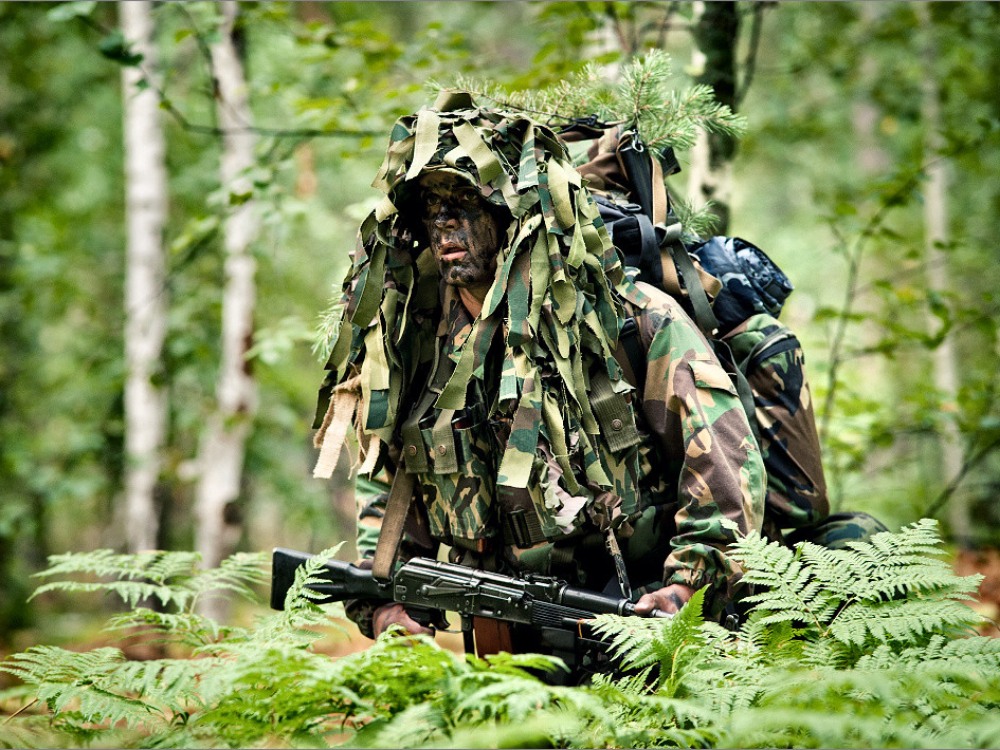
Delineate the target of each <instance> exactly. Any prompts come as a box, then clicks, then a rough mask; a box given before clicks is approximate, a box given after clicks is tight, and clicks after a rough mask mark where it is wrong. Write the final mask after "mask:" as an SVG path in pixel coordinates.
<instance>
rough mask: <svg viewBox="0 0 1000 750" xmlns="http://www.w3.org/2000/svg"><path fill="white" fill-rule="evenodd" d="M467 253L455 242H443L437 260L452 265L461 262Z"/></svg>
mask: <svg viewBox="0 0 1000 750" xmlns="http://www.w3.org/2000/svg"><path fill="white" fill-rule="evenodd" d="M468 252H469V251H468V250H466V249H465V248H464V247H462V246H461V245H459V244H457V243H455V242H445V243H442V244H441V247H440V249H439V250H438V260H439V261H441V262H442V263H454V262H455V261H459V260H462V258H464V257H465V256H466V255H467V254H468Z"/></svg>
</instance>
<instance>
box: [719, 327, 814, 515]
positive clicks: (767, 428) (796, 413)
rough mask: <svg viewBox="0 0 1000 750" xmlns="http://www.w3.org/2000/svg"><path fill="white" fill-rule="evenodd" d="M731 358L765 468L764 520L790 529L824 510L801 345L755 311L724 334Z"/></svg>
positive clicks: (787, 332)
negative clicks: (738, 368) (749, 398)
mask: <svg viewBox="0 0 1000 750" xmlns="http://www.w3.org/2000/svg"><path fill="white" fill-rule="evenodd" d="M726 341H727V342H728V343H729V346H730V349H731V350H732V352H733V356H734V358H735V359H736V361H737V362H739V361H745V362H746V375H747V380H748V381H749V383H750V388H751V390H752V391H753V396H754V403H755V405H756V411H757V424H758V425H759V429H760V447H761V452H762V453H763V455H764V466H765V467H766V469H767V478H768V486H767V503H766V511H765V515H766V517H767V518H766V524H767V526H768V527H771V526H773V527H775V528H776V529H778V530H780V529H794V528H801V527H803V526H810V525H812V524H815V523H818V522H820V521H822V520H823V519H824V518H826V517H827V515H828V514H829V512H830V505H829V500H828V498H827V493H826V481H825V479H824V477H823V463H822V457H821V453H820V446H819V435H818V433H817V431H816V418H815V416H814V411H813V403H812V392H811V390H810V388H809V382H808V380H807V379H806V373H805V357H804V355H803V352H802V346H801V344H800V343H799V340H798V339H797V338H796V337H795V335H794V334H793V333H792V332H791V331H790V330H789V329H788V327H787V326H785V325H783V324H782V323H779V322H778V321H777V320H776V319H775V318H773V317H771V316H770V315H764V314H760V315H755V316H753V317H751V318H749V319H748V320H746V321H745V322H744V323H742V324H741V325H740V326H738V327H737V328H735V329H734V330H733V331H732V332H731V333H729V334H727V336H726Z"/></svg>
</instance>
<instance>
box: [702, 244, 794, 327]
mask: <svg viewBox="0 0 1000 750" xmlns="http://www.w3.org/2000/svg"><path fill="white" fill-rule="evenodd" d="M689 252H690V253H691V255H692V256H694V257H695V258H697V259H698V262H699V263H700V264H701V267H702V268H704V269H705V270H706V271H708V272H709V273H710V274H712V275H713V276H715V277H716V278H717V279H718V280H719V281H721V282H722V289H721V290H720V291H719V292H718V294H717V295H716V297H715V301H714V302H713V304H712V310H713V312H714V313H715V317H716V319H717V320H718V321H719V332H720V334H723V335H724V334H726V333H728V332H729V331H731V330H732V329H733V328H735V327H736V326H737V325H739V324H740V323H742V322H743V321H744V320H746V319H747V318H749V317H750V316H752V315H756V314H757V313H767V314H768V315H772V316H774V317H775V318H777V317H778V315H779V314H780V313H781V308H782V306H783V305H784V304H785V300H786V299H788V295H789V294H791V293H792V289H793V286H792V282H791V281H789V279H788V277H787V276H786V275H785V274H784V273H783V272H782V270H781V269H780V268H778V266H777V265H776V264H775V263H774V261H772V260H771V259H770V258H768V257H767V254H766V253H765V252H764V251H763V250H761V249H760V248H759V247H757V246H756V245H754V244H751V243H749V242H747V241H746V240H744V239H740V238H739V237H712V238H711V239H709V240H706V241H704V242H702V243H701V244H699V245H695V246H694V247H692V248H691V249H690V250H689Z"/></svg>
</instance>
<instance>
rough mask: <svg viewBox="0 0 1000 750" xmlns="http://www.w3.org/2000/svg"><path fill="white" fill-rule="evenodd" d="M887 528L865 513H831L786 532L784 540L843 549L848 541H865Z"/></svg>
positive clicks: (789, 542)
mask: <svg viewBox="0 0 1000 750" xmlns="http://www.w3.org/2000/svg"><path fill="white" fill-rule="evenodd" d="M888 530H889V529H888V527H886V525H885V524H884V523H882V522H881V521H879V520H878V519H877V518H875V517H874V516H870V515H868V514H867V513H860V512H845V513H831V514H830V515H829V516H827V517H826V518H824V519H823V520H822V521H820V522H819V523H817V524H813V525H812V526H804V527H802V528H800V529H796V530H795V531H793V532H790V533H788V534H787V535H786V536H785V538H784V541H785V543H786V544H787V545H788V546H790V547H791V546H794V545H795V544H797V543H798V542H812V543H813V544H818V545H819V546H820V547H826V548H827V549H845V548H846V547H847V545H848V543H849V542H867V541H868V540H869V539H870V538H871V537H872V535H874V534H877V533H879V532H880V531H888Z"/></svg>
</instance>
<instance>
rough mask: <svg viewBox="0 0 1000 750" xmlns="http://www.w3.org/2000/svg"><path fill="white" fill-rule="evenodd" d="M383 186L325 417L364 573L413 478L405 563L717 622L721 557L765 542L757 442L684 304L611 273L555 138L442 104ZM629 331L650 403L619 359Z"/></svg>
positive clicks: (375, 629)
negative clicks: (352, 441)
mask: <svg viewBox="0 0 1000 750" xmlns="http://www.w3.org/2000/svg"><path fill="white" fill-rule="evenodd" d="M374 185H375V186H376V187H377V188H379V189H381V190H382V191H383V192H384V193H385V195H386V197H385V199H384V200H383V201H382V203H381V204H380V205H379V206H378V207H377V208H376V209H375V210H374V211H373V212H372V213H371V215H370V216H369V217H368V218H367V219H366V220H365V221H364V222H363V224H362V226H361V229H360V232H359V240H358V245H357V248H356V250H355V253H354V255H353V266H352V269H351V271H350V273H349V274H348V278H347V279H346V280H345V284H344V291H343V300H342V301H343V304H344V313H343V319H342V322H341V325H340V327H339V331H338V333H337V336H336V340H335V342H334V343H333V348H332V353H331V356H330V360H329V363H328V365H327V367H328V370H329V374H328V376H327V378H326V381H325V382H324V385H323V388H322V389H321V396H320V403H319V406H318V410H317V426H318V428H319V429H318V432H317V445H318V446H319V447H320V457H319V461H318V463H317V468H316V472H315V473H316V475H317V476H330V474H331V473H332V470H333V467H334V465H335V464H336V461H337V456H338V454H339V451H340V448H341V445H342V443H343V442H344V440H345V436H346V435H347V434H349V433H353V434H355V435H356V436H357V441H358V444H359V448H360V449H359V461H360V466H359V468H358V476H359V479H358V482H357V489H358V493H357V494H358V501H359V506H360V522H359V535H358V548H359V551H360V553H361V555H362V557H364V558H366V559H368V561H369V564H370V559H371V557H372V556H373V555H374V554H375V552H376V546H377V544H378V539H379V532H380V527H381V525H382V517H383V513H384V510H385V507H386V501H387V495H388V493H389V487H390V485H393V490H392V492H393V493H396V494H398V491H397V487H398V486H404V487H407V488H409V484H404V482H407V481H409V479H412V480H413V490H412V492H410V491H409V489H407V491H406V494H407V503H408V505H407V506H406V508H407V510H406V523H405V533H404V534H403V537H402V540H401V543H400V546H399V550H398V553H399V555H400V556H401V557H404V558H406V557H410V556H414V555H423V556H430V557H434V556H436V555H437V551H438V547H439V545H440V544H446V545H448V546H449V547H450V552H449V557H450V559H451V560H452V561H453V562H458V563H461V564H465V565H470V566H476V567H481V568H485V569H491V570H502V571H505V572H513V573H518V572H537V573H544V574H549V575H555V576H558V577H560V578H563V579H565V580H567V581H569V582H570V583H572V584H573V585H577V586H583V587H587V588H591V589H594V590H604V589H609V590H613V591H617V590H618V589H621V590H622V591H625V592H627V593H631V595H632V596H633V598H634V599H636V600H637V605H636V610H637V612H639V613H640V614H645V613H649V612H651V611H652V610H653V608H659V609H661V610H664V611H667V612H674V611H676V610H677V609H678V608H679V607H680V606H682V605H683V603H684V602H686V601H687V600H688V599H689V598H690V596H691V594H692V593H693V592H694V591H695V590H697V589H699V588H703V587H704V588H707V589H708V592H707V602H708V605H707V606H708V607H709V611H710V612H711V613H713V614H718V613H719V612H720V611H721V610H722V608H723V607H724V606H725V605H726V603H727V602H729V601H731V600H732V599H733V598H734V597H735V596H736V595H737V593H738V589H739V579H740V574H741V571H740V569H739V567H738V565H737V564H736V563H735V562H734V561H733V560H731V559H730V558H729V557H728V555H727V554H726V548H727V545H728V544H730V543H731V542H732V541H734V539H735V537H736V534H737V533H738V532H739V533H744V534H745V533H748V532H750V531H751V530H759V529H760V528H761V521H762V514H763V500H764V490H765V478H764V471H763V465H762V461H761V456H760V452H759V449H758V446H757V443H756V441H755V439H754V437H753V435H752V432H751V429H750V426H749V423H748V421H747V417H746V414H745V413H744V411H743V409H742V407H741V405H740V402H739V400H738V398H737V396H736V393H735V391H734V389H733V386H732V384H731V381H730V380H729V377H728V375H727V374H726V372H725V371H724V370H723V369H722V367H721V366H720V365H719V363H718V361H717V360H716V358H715V356H714V354H713V352H712V349H711V346H710V345H709V344H708V342H707V341H706V340H705V338H704V337H703V336H702V334H701V333H700V332H699V331H698V329H697V327H696V326H695V325H694V324H693V322H692V321H691V320H690V319H689V318H688V317H687V315H686V314H685V313H684V312H683V310H682V309H681V307H680V305H679V304H678V303H677V302H676V301H675V300H674V299H673V298H671V297H670V296H669V295H667V294H665V293H664V292H662V291H660V290H657V289H655V288H652V287H649V286H648V285H644V284H633V283H632V282H630V281H629V279H628V278H627V277H626V276H625V274H624V273H623V269H622V265H621V262H620V259H619V257H618V255H617V253H616V251H615V249H614V246H613V245H612V243H611V242H610V240H609V238H608V235H607V232H606V231H605V230H604V227H603V223H602V222H601V219H600V218H599V215H598V211H597V209H596V206H595V204H594V203H593V201H592V199H591V197H590V195H589V193H588V191H587V190H586V188H585V187H584V186H583V185H582V184H581V179H580V175H579V174H578V173H577V172H576V171H575V170H574V168H573V165H572V164H571V162H570V160H569V156H568V154H567V153H566V151H565V148H564V146H563V145H562V144H561V143H560V142H559V140H558V139H557V137H556V135H555V134H554V133H553V132H552V131H551V130H550V129H549V128H547V127H545V126H543V125H541V124H539V123H537V122H534V121H533V120H531V119H530V118H528V117H526V116H524V115H523V114H520V113H510V112H501V111H496V110H490V109H483V108H478V107H476V106H475V105H474V104H473V102H472V100H471V98H470V97H469V96H468V95H467V94H463V93H453V94H451V95H443V96H442V97H441V98H439V100H438V102H437V103H436V104H435V107H434V108H432V109H423V110H421V111H420V112H419V113H417V114H415V115H412V116H408V117H404V118H402V119H401V120H399V121H398V122H397V123H396V126H395V128H394V129H393V131H392V134H391V136H390V143H389V147H388V150H387V153H386V158H385V161H384V163H383V165H382V168H381V169H380V171H379V173H378V176H377V177H376V180H375V183H374ZM629 316H631V317H634V318H635V319H636V320H637V322H638V326H639V332H640V335H641V337H642V339H643V344H644V347H645V351H646V352H647V373H646V377H645V385H644V387H643V390H642V392H637V391H636V390H635V389H634V388H632V386H630V385H629V382H628V380H627V379H626V378H625V377H624V375H623V370H622V367H621V366H620V364H619V360H618V359H616V357H615V351H616V347H617V343H618V336H619V330H620V327H621V325H622V321H623V320H625V319H626V317H629ZM411 500H412V501H411ZM388 523H389V521H388V519H386V524H388ZM383 536H386V537H387V536H388V534H383ZM393 552H395V550H393ZM616 561H617V562H618V563H619V564H618V565H616ZM348 609H349V614H350V615H351V616H352V618H353V619H355V621H356V622H357V623H358V625H359V627H360V628H361V630H362V632H363V633H365V634H367V635H369V636H374V635H377V634H378V633H380V632H382V631H383V630H385V628H387V627H388V626H389V625H390V624H392V623H396V624H398V625H401V626H402V627H403V628H405V629H406V630H408V631H409V632H413V633H428V632H432V630H431V628H428V627H425V626H423V625H421V624H419V623H417V622H415V621H414V620H413V619H412V618H411V617H410V616H409V614H408V613H407V612H406V610H405V608H404V607H403V605H401V604H395V603H385V604H381V605H372V606H359V605H352V606H349V608H348ZM477 638H478V634H477ZM512 638H513V640H510V641H508V642H507V645H508V646H509V647H510V648H512V649H514V650H531V651H537V650H540V648H539V647H540V645H541V644H539V642H538V641H537V639H532V635H531V634H526V633H523V632H514V633H513V635H512Z"/></svg>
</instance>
